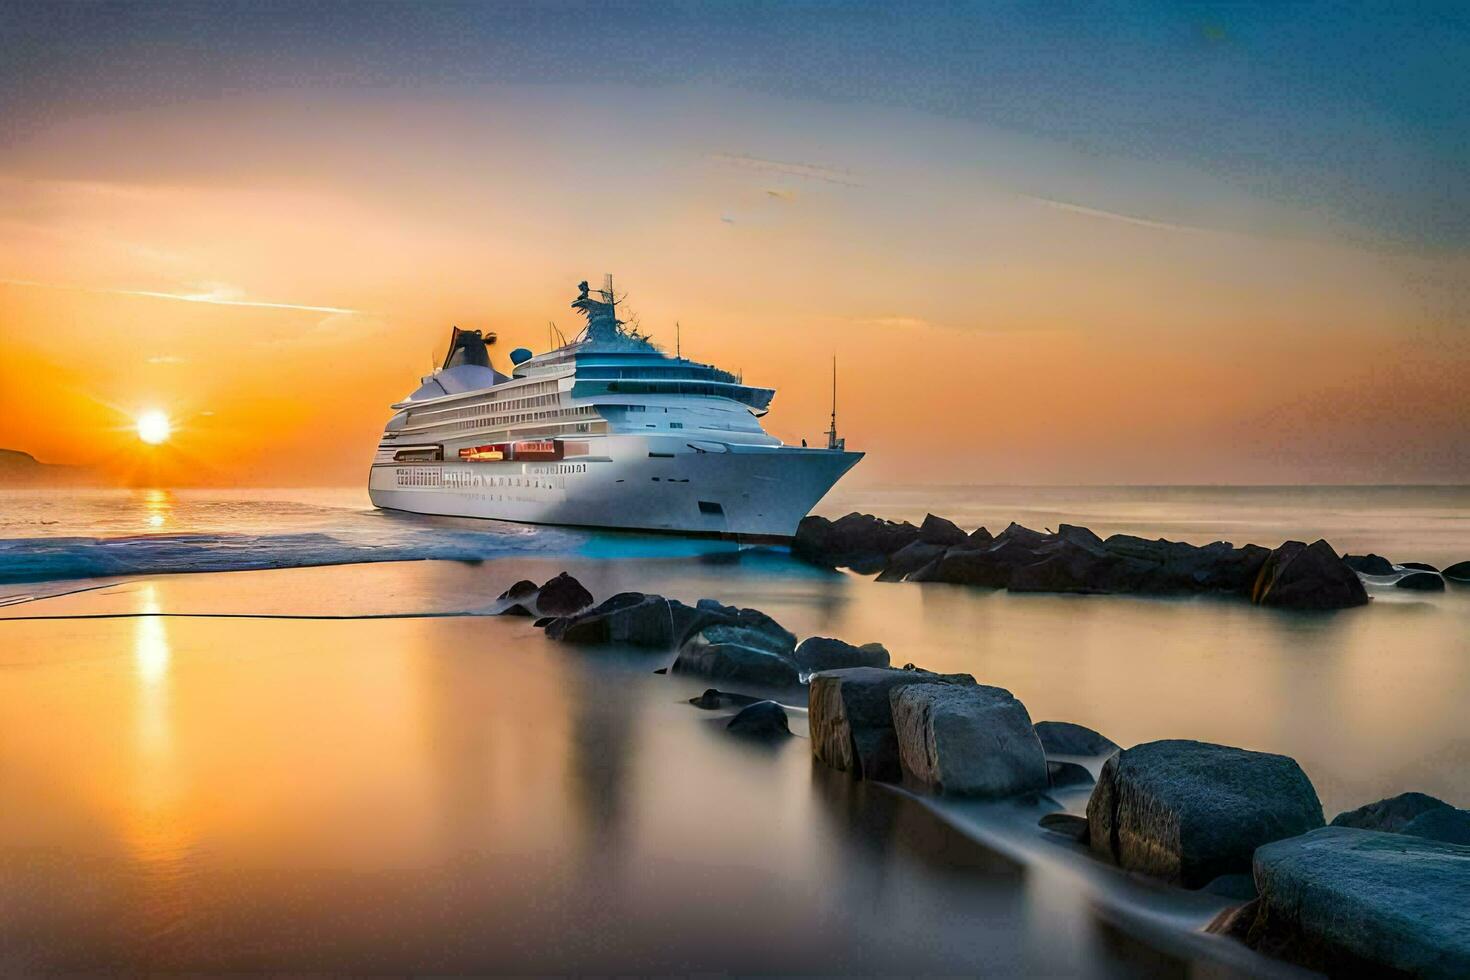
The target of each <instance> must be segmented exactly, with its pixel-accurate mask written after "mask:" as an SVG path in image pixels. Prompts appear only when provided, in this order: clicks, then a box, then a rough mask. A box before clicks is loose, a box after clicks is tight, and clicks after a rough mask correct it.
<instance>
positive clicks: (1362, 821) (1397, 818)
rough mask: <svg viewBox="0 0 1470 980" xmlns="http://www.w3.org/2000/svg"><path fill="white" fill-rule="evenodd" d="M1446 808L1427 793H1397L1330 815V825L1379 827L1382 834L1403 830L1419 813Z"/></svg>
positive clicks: (1446, 807)
mask: <svg viewBox="0 0 1470 980" xmlns="http://www.w3.org/2000/svg"><path fill="white" fill-rule="evenodd" d="M1449 808H1450V805H1449V804H1448V803H1446V802H1445V801H1444V800H1441V799H1439V798H1438V797H1434V796H1430V795H1429V794H1428V793H1400V794H1399V795H1398V796H1390V797H1388V798H1387V799H1383V800H1379V801H1378V802H1377V803H1369V804H1367V805H1365V806H1360V807H1358V808H1357V809H1356V810H1346V811H1344V812H1342V813H1339V814H1338V815H1337V816H1335V817H1333V818H1332V826H1334V827H1356V828H1358V829H1359V830H1381V831H1384V832H1385V833H1390V834H1396V833H1398V832H1399V831H1401V830H1403V829H1404V825H1405V824H1407V823H1408V822H1409V821H1411V820H1413V819H1414V818H1415V817H1417V816H1419V815H1420V814H1421V813H1428V812H1429V811H1430V810H1439V809H1449Z"/></svg>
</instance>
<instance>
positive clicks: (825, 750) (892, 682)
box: [807, 667, 975, 782]
mask: <svg viewBox="0 0 1470 980" xmlns="http://www.w3.org/2000/svg"><path fill="white" fill-rule="evenodd" d="M933 683H945V684H974V683H975V678H973V677H971V676H970V675H969V674H934V673H930V672H929V671H927V670H918V669H903V670H893V669H891V668H882V667H849V668H846V669H844V670H829V671H823V672H821V673H817V674H814V675H812V678H811V687H810V688H809V689H808V691H807V699H808V706H809V708H810V714H809V715H808V719H807V720H808V722H809V724H810V726H811V736H812V754H813V755H814V756H816V757H817V759H819V760H820V761H822V762H824V763H826V764H827V765H829V766H831V767H832V768H834V769H842V770H844V771H846V772H850V773H852V774H853V775H854V776H856V777H857V778H859V779H881V780H886V781H888V782H896V781H898V780H899V779H900V778H902V775H903V771H902V769H901V768H900V766H899V761H898V735H897V734H896V733H895V731H894V728H893V709H892V707H891V706H890V705H889V700H888V699H889V694H890V692H891V691H892V690H893V689H894V688H898V687H903V686H906V685H909V684H933Z"/></svg>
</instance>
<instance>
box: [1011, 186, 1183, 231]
mask: <svg viewBox="0 0 1470 980" xmlns="http://www.w3.org/2000/svg"><path fill="white" fill-rule="evenodd" d="M1018 196H1020V197H1023V198H1025V199H1026V200H1028V201H1035V202H1036V203H1037V204H1044V205H1046V206H1047V207H1049V208H1056V209H1057V210H1058V211H1069V212H1071V213H1072V214H1082V215H1086V216H1087V217H1089V218H1103V219H1106V220H1108V221H1121V222H1123V223H1124V224H1128V225H1137V226H1139V227H1140V228H1158V229H1160V230H1162V231H1194V232H1200V231H1209V229H1208V228H1200V227H1197V226H1195V225H1178V224H1174V223H1172V222H1168V221H1155V220H1154V219H1152V218H1139V217H1137V216H1135V215H1131V214H1120V213H1118V212H1117V211H1104V210H1102V209H1101V208H1089V207H1085V206H1083V205H1081V204H1072V203H1071V202H1069V201H1056V200H1053V199H1051V198H1049V197H1037V196H1036V195H1034V194H1021V195H1018Z"/></svg>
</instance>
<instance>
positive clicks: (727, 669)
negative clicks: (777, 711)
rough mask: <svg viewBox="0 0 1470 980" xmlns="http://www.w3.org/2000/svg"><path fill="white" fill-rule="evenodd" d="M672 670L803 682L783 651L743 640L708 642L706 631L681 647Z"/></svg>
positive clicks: (746, 680)
mask: <svg viewBox="0 0 1470 980" xmlns="http://www.w3.org/2000/svg"><path fill="white" fill-rule="evenodd" d="M669 672H670V673H672V674H694V675H697V676H699V677H708V678H710V679H711V680H717V681H733V682H735V683H740V684H753V685H755V686H757V687H764V688H790V687H797V686H798V685H800V684H801V678H800V675H799V674H798V672H797V669H796V664H795V663H793V662H792V661H791V660H790V659H789V658H787V657H785V656H783V655H782V654H779V653H773V652H772V651H770V650H763V649H761V648H759V647H753V646H745V645H743V644H740V643H709V642H705V641H704V639H703V634H700V636H699V637H697V638H696V639H695V640H692V641H691V642H689V643H686V644H684V646H682V647H680V648H679V655H678V656H677V657H676V658H674V663H673V666H671V667H670V668H669Z"/></svg>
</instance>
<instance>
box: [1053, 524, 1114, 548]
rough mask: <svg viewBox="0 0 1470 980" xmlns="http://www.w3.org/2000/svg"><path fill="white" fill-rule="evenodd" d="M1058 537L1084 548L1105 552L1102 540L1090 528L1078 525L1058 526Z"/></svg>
mask: <svg viewBox="0 0 1470 980" xmlns="http://www.w3.org/2000/svg"><path fill="white" fill-rule="evenodd" d="M1057 537H1058V538H1060V539H1061V540H1063V541H1069V542H1071V543H1072V544H1075V545H1079V546H1081V547H1083V548H1090V549H1096V550H1098V551H1101V550H1103V539H1102V538H1100V537H1098V536H1097V535H1096V534H1094V533H1093V532H1092V530H1091V529H1090V528H1085V527H1079V526H1077V525H1076V524H1058V525H1057Z"/></svg>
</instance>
